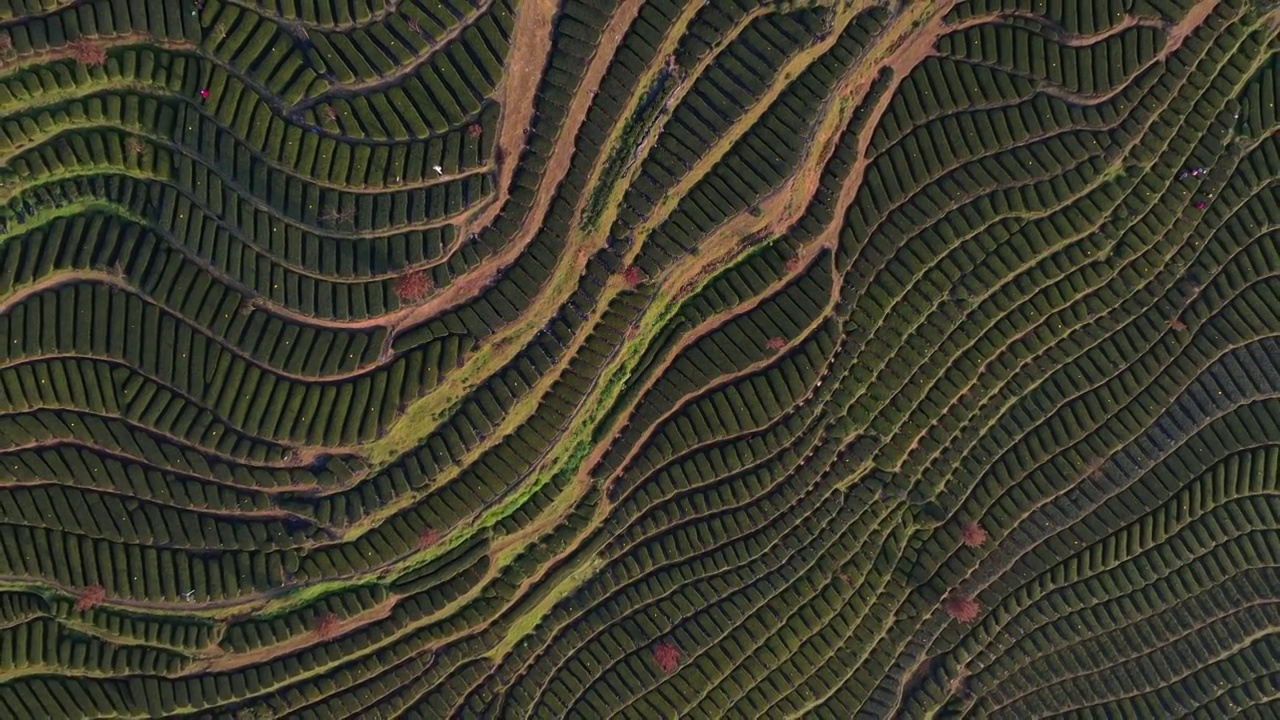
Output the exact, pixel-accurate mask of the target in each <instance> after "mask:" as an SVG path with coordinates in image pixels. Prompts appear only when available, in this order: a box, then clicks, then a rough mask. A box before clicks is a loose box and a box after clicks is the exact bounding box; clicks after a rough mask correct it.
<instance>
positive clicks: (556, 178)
mask: <svg viewBox="0 0 1280 720" xmlns="http://www.w3.org/2000/svg"><path fill="white" fill-rule="evenodd" d="M553 5H554V3H553V2H552V0H531V1H530V2H529V3H528V5H526V6H525V7H526V8H528V10H529V12H530V13H531V15H530V17H531V18H532V19H531V20H530V22H532V23H534V25H535V27H537V26H538V25H539V23H541V22H542V20H543V19H545V20H546V23H547V27H548V28H550V15H551V14H552V13H553V10H554V7H553ZM640 6H641V0H624V2H623V3H622V4H621V5H620V6H619V7H618V10H617V12H616V13H614V16H613V19H612V20H611V21H610V23H609V26H608V27H607V28H606V29H605V32H604V34H603V37H602V40H601V42H600V45H599V46H598V49H597V50H596V55H595V58H593V59H592V61H591V66H590V67H589V68H588V69H587V73H586V75H585V77H584V78H583V81H582V85H581V86H580V87H579V89H578V94H577V95H575V96H574V99H573V103H572V104H570V106H569V113H568V115H567V116H566V118H565V121H564V125H563V127H562V129H561V130H560V136H559V138H557V140H556V143H555V146H554V147H553V148H552V151H551V160H550V162H548V163H547V168H546V170H545V171H544V173H543V178H542V184H541V185H540V186H539V189H538V196H537V198H536V199H535V201H534V205H533V209H532V210H531V211H530V212H529V217H528V218H527V219H526V221H525V224H524V226H523V227H521V229H520V232H519V233H517V234H516V235H515V237H513V238H511V241H510V242H509V243H508V244H507V247H506V249H504V250H503V251H502V252H501V253H499V254H498V255H496V256H494V257H492V258H490V259H489V260H487V261H486V262H484V263H483V264H481V265H480V267H478V268H475V269H473V270H472V271H471V272H469V273H467V275H466V276H465V277H463V278H460V279H459V280H458V281H456V282H454V283H453V284H452V285H450V286H449V287H448V288H446V289H445V291H444V292H441V293H440V294H438V295H437V296H436V297H433V298H431V299H430V300H428V301H427V302H426V303H423V304H422V305H419V306H417V307H415V308H413V309H412V310H410V311H409V312H405V313H402V314H400V315H398V316H394V319H393V320H392V324H391V327H392V329H393V330H400V329H402V328H405V327H409V326H412V325H415V324H417V323H419V322H423V321H425V320H427V319H429V318H431V317H433V316H436V315H439V314H441V313H443V312H445V311H447V310H451V309H454V308H456V307H458V306H460V305H462V304H464V303H465V302H467V301H469V300H471V299H473V298H474V296H475V295H476V294H478V293H479V292H480V291H481V290H483V289H484V288H486V287H488V286H490V285H492V284H493V283H494V282H496V281H497V280H498V278H499V277H500V276H501V273H502V271H503V270H504V269H505V268H506V267H507V266H509V265H511V264H512V263H513V262H515V260H516V259H517V258H518V257H519V256H520V255H521V254H522V253H524V252H525V250H526V249H527V248H528V245H529V243H530V242H532V240H533V238H534V236H535V235H537V233H538V230H539V229H541V227H542V221H543V219H544V218H545V217H546V214H547V210H548V209H549V208H550V207H551V201H552V200H553V199H554V198H555V196H556V192H557V190H558V189H559V186H560V182H561V181H562V180H563V179H564V176H565V174H566V173H567V172H568V170H569V161H570V160H571V159H572V157H573V151H574V140H575V139H576V138H577V135H578V129H579V128H580V127H581V126H582V122H583V120H584V119H585V118H586V115H587V110H588V109H589V108H590V107H591V102H592V101H593V100H594V99H595V92H594V91H595V89H596V88H597V87H599V85H600V81H601V80H602V79H603V78H604V74H605V71H606V70H607V69H608V67H609V62H610V61H611V60H612V59H613V54H614V51H615V50H616V48H617V45H618V43H619V42H621V40H622V37H623V35H624V33H625V32H626V29H627V27H628V26H629V25H630V24H631V20H632V18H634V17H635V15H636V13H638V12H639V11H640ZM548 32H549V30H548ZM530 34H532V36H533V39H534V40H536V39H538V36H537V35H536V31H534V30H531V31H530ZM519 35H520V30H519V29H518V30H517V36H519ZM522 42H528V43H533V40H523V41H522ZM543 42H545V41H543ZM514 47H515V45H513V48H514ZM541 54H542V55H543V56H545V55H546V53H545V52H544V53H541ZM534 56H535V57H536V56H537V53H535V54H534ZM513 57H517V58H521V61H520V62H522V61H523V58H522V57H521V55H516V54H515V51H514V50H513ZM538 70H539V78H538V79H540V70H541V67H540V66H539V67H538ZM514 76H516V77H525V78H528V79H529V80H530V81H531V83H532V89H531V90H530V92H529V96H528V102H525V103H515V102H514V101H513V100H512V99H511V98H512V95H513V94H514V93H513V90H518V89H519V87H518V86H517V87H515V88H507V89H506V90H505V91H504V96H505V99H504V101H503V106H504V112H505V111H506V108H508V107H510V106H511V105H512V104H515V105H518V106H522V107H523V106H527V108H526V109H525V113H524V114H525V119H526V120H527V119H529V118H532V111H533V94H532V90H536V87H537V81H536V80H534V79H532V78H531V77H529V73H528V72H527V71H526V72H525V73H524V74H523V75H521V71H520V69H519V68H517V69H516V72H515V74H514ZM513 112H519V109H518V108H516V109H513ZM518 119H520V118H519V116H513V117H512V118H511V121H510V122H508V121H506V120H504V122H503V128H502V135H501V139H500V141H499V147H501V148H503V149H504V152H506V151H507V149H510V148H513V147H514V148H523V147H524V137H525V128H527V127H528V125H527V123H525V124H521V123H518V122H516V121H517V120H518ZM513 133H514V134H516V135H517V136H518V139H517V138H515V137H512V134H513ZM517 157H518V152H511V153H510V154H509V155H508V156H507V157H506V158H505V160H504V163H503V167H502V168H501V169H500V173H501V175H502V182H501V183H500V186H501V187H504V188H506V187H509V186H510V178H511V177H512V176H513V175H514V173H515V162H516V158H517ZM502 197H503V194H500V196H499V198H498V199H499V202H496V203H494V205H493V207H494V208H495V210H494V212H495V213H496V208H498V207H500V206H501V204H502V203H501V199H502ZM480 222H485V220H484V219H483V218H477V219H476V220H475V221H474V222H473V223H468V226H473V225H474V223H480ZM466 227H467V226H464V228H463V231H464V232H465V231H466ZM568 261H570V262H571V261H572V256H571V255H570V256H569V260H568ZM564 262H566V259H565V258H563V257H562V258H561V264H564ZM557 268H559V266H557ZM539 299H540V300H541V301H542V302H538V301H535V303H534V305H533V306H532V307H531V308H530V313H533V312H536V311H537V310H538V309H541V307H542V306H543V305H545V304H546V293H539Z"/></svg>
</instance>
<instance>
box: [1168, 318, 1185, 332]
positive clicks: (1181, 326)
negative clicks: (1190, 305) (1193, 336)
mask: <svg viewBox="0 0 1280 720" xmlns="http://www.w3.org/2000/svg"><path fill="white" fill-rule="evenodd" d="M1169 329H1170V330H1172V331H1174V332H1182V331H1183V330H1186V329H1187V324H1186V323H1184V322H1182V320H1181V318H1174V319H1173V322H1171V323H1169Z"/></svg>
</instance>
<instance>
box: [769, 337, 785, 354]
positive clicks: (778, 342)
mask: <svg viewBox="0 0 1280 720" xmlns="http://www.w3.org/2000/svg"><path fill="white" fill-rule="evenodd" d="M764 346H765V347H766V348H768V349H769V350H773V351H775V352H776V351H778V350H781V349H782V348H784V347H786V346H787V341H786V340H784V339H782V338H780V337H771V338H769V342H767V343H765V344H764Z"/></svg>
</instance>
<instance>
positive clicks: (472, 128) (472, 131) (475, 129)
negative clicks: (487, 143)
mask: <svg viewBox="0 0 1280 720" xmlns="http://www.w3.org/2000/svg"><path fill="white" fill-rule="evenodd" d="M481 135H484V128H482V127H480V123H471V124H470V125H468V126H467V137H471V138H478V137H480V136H481Z"/></svg>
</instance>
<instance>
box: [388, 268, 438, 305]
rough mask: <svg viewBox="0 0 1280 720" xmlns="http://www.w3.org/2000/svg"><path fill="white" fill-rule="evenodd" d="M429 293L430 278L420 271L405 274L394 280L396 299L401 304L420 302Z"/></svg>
mask: <svg viewBox="0 0 1280 720" xmlns="http://www.w3.org/2000/svg"><path fill="white" fill-rule="evenodd" d="M430 292H431V278H429V277H427V274H426V273H425V272H423V271H421V270H414V271H413V272H408V273H405V274H404V275H401V276H400V278H399V279H397V280H396V297H398V298H400V300H401V302H406V303H416V302H422V300H423V299H425V298H426V297H427V293H430Z"/></svg>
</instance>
